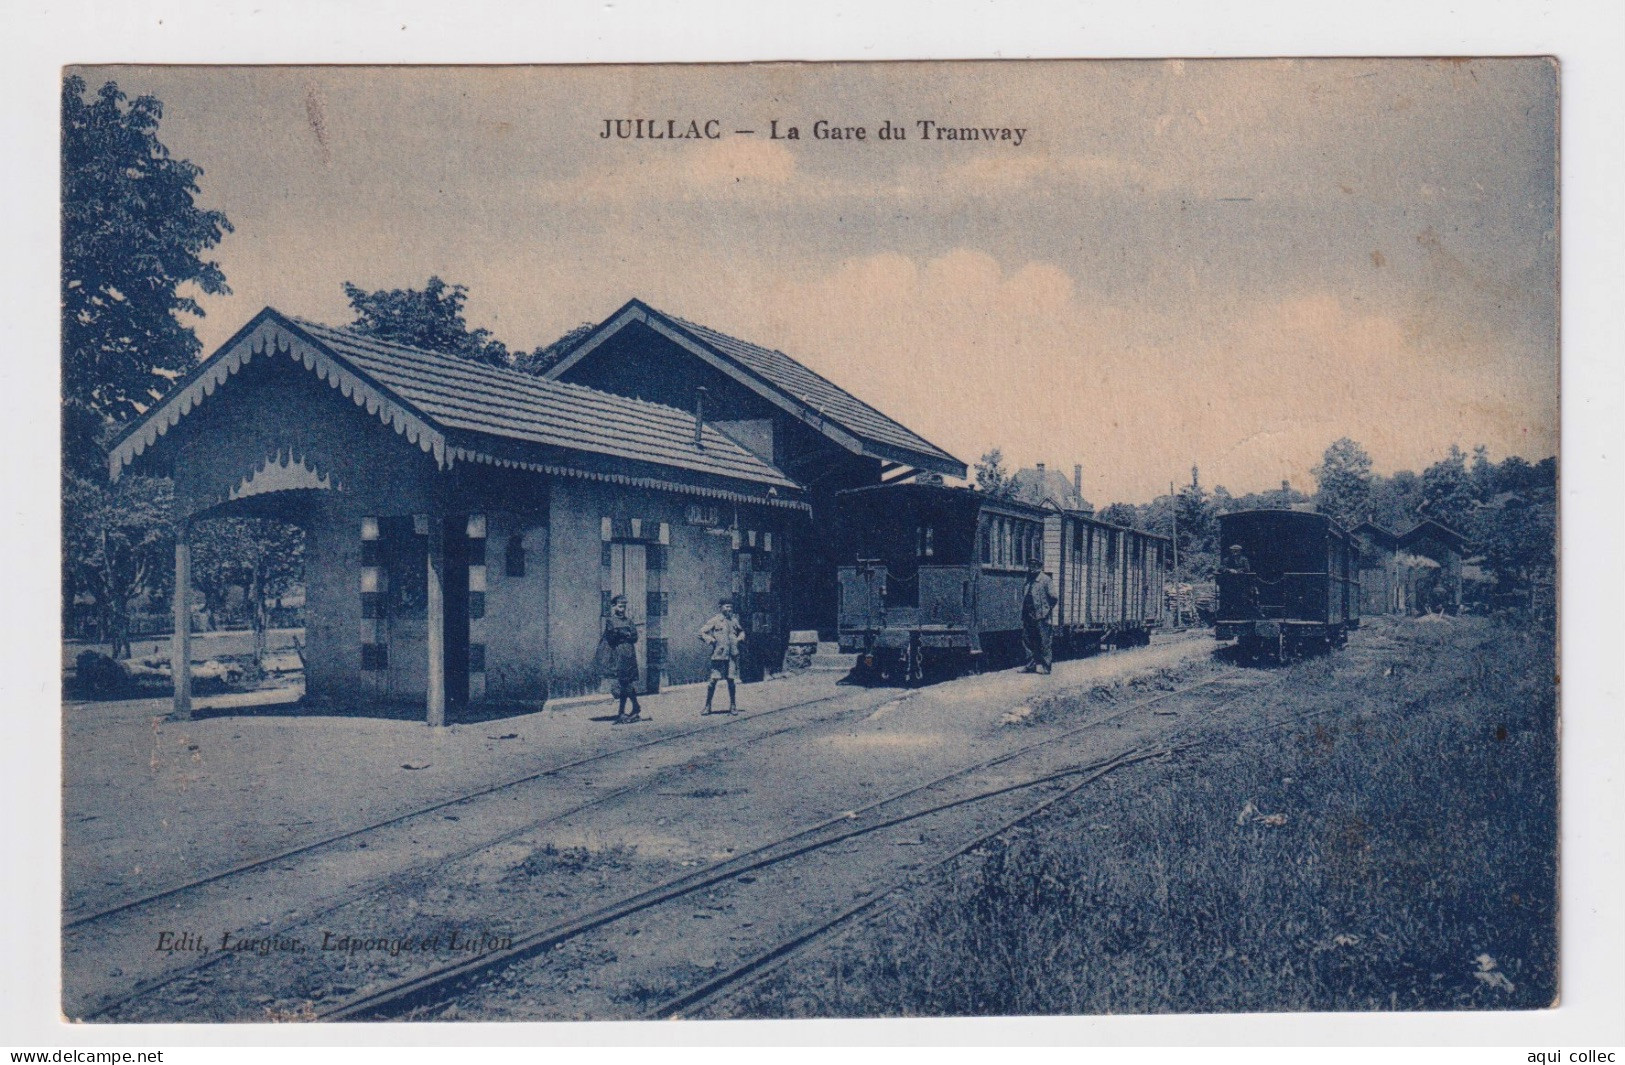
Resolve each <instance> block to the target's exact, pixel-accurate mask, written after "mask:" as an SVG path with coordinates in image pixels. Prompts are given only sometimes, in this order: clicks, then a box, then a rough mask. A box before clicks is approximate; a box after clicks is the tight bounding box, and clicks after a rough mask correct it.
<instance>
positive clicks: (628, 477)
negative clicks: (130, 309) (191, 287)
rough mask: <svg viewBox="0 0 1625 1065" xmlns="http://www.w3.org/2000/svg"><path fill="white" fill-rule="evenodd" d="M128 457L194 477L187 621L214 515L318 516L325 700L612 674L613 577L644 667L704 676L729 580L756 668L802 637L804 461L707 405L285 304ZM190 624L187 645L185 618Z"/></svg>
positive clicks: (320, 665)
mask: <svg viewBox="0 0 1625 1065" xmlns="http://www.w3.org/2000/svg"><path fill="white" fill-rule="evenodd" d="M131 468H135V469H138V470H140V471H141V472H144V473H150V474H153V475H162V476H170V477H173V478H174V481H175V500H176V513H177V520H178V529H177V532H178V535H177V538H176V549H175V587H176V594H175V597H174V600H175V612H176V615H177V617H178V618H181V619H185V618H186V617H187V616H188V614H189V610H188V602H189V599H190V558H191V545H190V537H191V536H192V534H193V530H194V529H195V528H197V526H198V523H199V522H200V521H202V520H204V519H206V518H210V517H215V516H230V515H241V516H268V517H275V518H278V519H281V520H284V521H288V522H292V523H295V524H298V525H300V526H302V527H303V528H304V529H305V530H306V533H307V551H306V556H307V557H306V580H305V585H306V596H307V602H306V647H305V660H306V691H307V698H309V699H312V700H318V701H323V702H329V703H333V704H336V705H339V706H345V705H354V704H358V703H364V702H369V701H385V702H396V701H409V702H415V703H421V705H422V706H423V707H424V710H425V715H426V718H427V720H428V721H429V722H430V723H431V724H443V723H445V722H446V721H447V719H448V716H450V717H451V718H452V719H455V717H456V715H457V713H458V712H459V710H460V708H462V707H464V706H467V705H470V704H477V703H481V702H488V703H489V702H496V703H502V704H517V705H520V706H535V705H539V704H540V703H541V702H542V701H543V700H545V699H546V698H548V697H549V696H550V695H553V696H557V695H560V694H567V693H577V692H584V691H589V690H594V689H596V688H597V686H598V683H599V678H598V677H597V675H596V673H595V671H594V668H593V657H594V651H595V650H596V647H597V642H598V637H599V634H600V632H601V630H602V618H603V616H604V614H605V613H606V612H607V607H608V602H609V600H610V597H611V596H612V595H615V594H625V595H627V596H628V599H629V601H630V603H631V613H632V615H633V617H634V620H635V621H637V622H638V624H639V625H640V626H641V631H642V633H643V635H644V639H642V640H641V641H640V642H639V647H640V654H641V655H642V665H643V668H644V676H645V678H646V682H645V686H646V687H648V688H650V689H654V688H658V686H659V685H661V684H665V683H675V682H682V681H692V680H698V679H701V678H703V676H704V675H705V669H706V662H705V649H704V647H703V646H701V645H700V643H699V641H698V640H696V639H695V638H694V636H693V634H694V632H695V630H696V629H697V628H698V627H699V626H700V625H701V624H702V623H703V621H704V619H705V618H706V617H708V616H709V615H710V614H711V613H712V612H714V610H715V607H716V601H717V599H718V598H719V597H720V596H723V595H733V596H735V597H737V598H738V599H739V600H740V607H741V614H742V615H743V616H744V618H745V622H746V625H747V627H748V628H749V632H750V641H751V646H752V647H753V648H754V661H755V664H756V666H757V668H758V671H759V670H760V667H761V665H762V664H763V663H764V662H766V661H769V660H772V659H773V657H774V656H775V655H782V653H783V647H784V638H785V635H786V628H787V626H786V610H785V603H784V597H783V582H784V574H785V566H784V562H785V559H786V558H787V557H788V556H789V555H790V554H791V553H792V551H793V544H792V542H791V536H792V526H795V528H797V529H804V528H805V514H806V511H807V509H808V508H807V503H806V502H805V501H804V493H803V491H802V489H801V486H800V484H799V483H798V482H797V480H796V479H795V478H793V477H791V476H789V475H788V474H786V473H785V472H784V471H783V470H782V469H781V468H779V466H777V465H776V464H775V463H773V462H772V461H771V460H770V459H769V458H765V457H763V455H761V454H758V453H757V452H755V451H753V450H751V449H750V448H748V447H745V446H743V445H742V444H740V443H739V442H738V441H737V440H736V439H735V437H734V436H733V435H730V434H728V433H725V432H722V431H720V430H719V428H718V427H717V426H716V425H714V424H708V423H704V422H699V421H696V419H695V415H694V413H693V412H692V411H688V410H678V409H674V408H672V407H670V406H665V405H662V404H660V403H657V402H651V401H648V400H639V399H634V398H628V397H627V396H624V395H616V394H610V393H608V392H604V391H599V390H595V389H592V388H588V387H584V386H582V385H579V384H569V383H563V382H557V381H547V380H542V379H538V378H535V377H532V376H529V375H527V374H523V373H519V372H516V371H512V370H505V369H499V368H494V367H490V366H485V365H481V364H477V363H473V362H470V361H467V360H464V359H459V358H456V357H453V356H450V355H445V354H440V353H437V352H433V351H425V350H421V349H416V348H411V347H406V346H402V345H398V344H388V343H381V342H379V341H376V340H372V339H367V338H364V337H361V336H359V335H357V334H354V333H351V332H348V331H346V330H342V329H332V328H328V327H326V326H321V325H318V324H315V323H312V322H307V321H302V320H299V319H295V318H291V317H288V316H286V315H283V314H281V313H279V312H278V311H276V310H274V309H271V308H267V309H265V310H264V311H261V312H260V313H259V314H258V315H256V316H255V317H254V318H253V319H252V320H251V321H250V322H248V324H247V325H245V326H244V327H243V328H242V329H241V330H240V331H239V332H238V333H237V334H236V335H235V336H234V337H232V338H231V340H229V341H228V342H227V343H226V344H225V345H224V346H222V347H221V348H220V350H219V351H217V352H216V353H215V354H214V355H213V356H212V357H211V358H209V359H208V360H207V361H206V362H204V363H203V364H201V365H200V366H199V367H198V368H197V369H196V370H195V371H193V372H192V373H191V374H190V375H188V376H187V377H186V378H185V379H184V380H182V381H181V382H179V383H178V384H177V385H176V387H175V388H174V389H172V390H171V391H170V393H169V394H168V395H167V396H166V397H165V398H164V399H163V400H162V401H161V402H160V403H158V404H157V405H156V406H155V407H153V409H152V410H150V411H149V412H148V413H147V414H146V415H145V416H144V417H143V418H142V419H141V420H140V421H138V422H136V423H135V424H133V425H131V426H130V427H129V428H128V429H127V430H126V431H125V432H124V433H123V434H122V436H121V437H120V438H119V439H118V441H117V442H116V443H115V445H114V446H113V448H112V451H111V453H110V456H109V470H110V474H111V476H112V477H113V478H115V479H116V478H118V477H119V476H120V474H121V473H123V472H124V471H126V470H129V469H131ZM797 519H800V521H799V522H798V521H797ZM175 644H176V647H175V652H174V655H175V657H174V660H175V661H189V660H190V646H189V644H190V626H189V625H186V624H178V625H177V626H176V635H175ZM174 675H175V708H176V711H177V713H178V714H181V715H185V714H189V713H190V709H191V691H190V679H189V676H188V673H187V671H186V670H176V671H175V674H174Z"/></svg>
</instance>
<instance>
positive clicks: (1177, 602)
mask: <svg viewBox="0 0 1625 1065" xmlns="http://www.w3.org/2000/svg"><path fill="white" fill-rule="evenodd" d="M1168 516H1169V517H1170V518H1171V519H1173V523H1174V536H1173V540H1174V628H1176V629H1179V628H1183V627H1184V625H1185V593H1184V592H1181V591H1180V590H1179V586H1180V584H1181V583H1182V582H1181V581H1180V579H1179V497H1178V496H1176V495H1174V482H1172V481H1169V482H1168Z"/></svg>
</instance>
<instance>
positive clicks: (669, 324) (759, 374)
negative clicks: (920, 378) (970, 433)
mask: <svg viewBox="0 0 1625 1065" xmlns="http://www.w3.org/2000/svg"><path fill="white" fill-rule="evenodd" d="M633 322H643V323H645V324H647V325H648V326H649V327H650V328H652V329H654V330H655V332H657V333H660V334H661V335H663V336H665V337H666V338H667V339H669V340H671V341H673V342H674V343H676V344H677V345H678V346H679V347H681V348H684V349H685V350H687V351H688V352H690V353H691V354H693V355H695V356H696V357H698V358H700V359H702V360H703V361H705V362H708V363H710V364H711V365H713V366H715V367H716V368H718V369H719V370H721V371H722V372H724V373H726V374H728V375H729V376H730V377H732V378H734V379H735V380H737V381H739V382H740V383H741V384H743V385H745V387H747V388H749V389H751V390H752V391H754V392H756V393H757V394H758V395H760V396H762V397H763V398H765V399H767V400H768V401H769V402H772V403H774V404H775V405H777V406H779V407H780V408H782V409H784V410H786V411H788V412H789V413H791V414H793V415H795V416H796V417H798V418H799V419H800V420H801V421H803V422H805V423H807V424H808V425H811V426H812V427H813V428H815V429H817V430H819V431H820V432H823V433H824V434H825V435H826V436H829V437H830V438H831V439H834V440H836V441H837V442H839V443H841V444H842V445H843V446H845V447H847V448H848V449H849V450H852V451H855V452H857V453H859V454H867V455H871V456H873V457H875V458H880V459H886V460H889V461H893V462H900V463H903V464H905V465H909V466H913V467H916V468H918V469H922V470H931V471H934V472H937V473H944V474H948V475H949V476H953V477H963V476H965V473H966V468H965V464H964V463H963V462H961V461H960V460H959V459H957V458H955V457H954V456H952V455H950V454H948V452H946V451H944V450H942V449H941V448H939V447H937V446H936V445H935V444H933V443H931V442H930V441H928V440H926V439H925V438H924V437H922V436H920V435H919V434H917V433H914V432H913V431H911V430H909V429H907V428H905V427H904V426H902V425H901V424H899V423H898V422H896V421H893V420H892V419H891V418H888V417H887V416H886V415H884V414H882V413H880V411H878V410H876V409H875V408H873V407H871V406H870V405H869V404H867V403H865V402H863V401H862V400H861V399H858V398H857V397H856V396H854V395H852V394H851V393H850V392H847V391H846V390H845V389H843V388H841V387H840V386H838V385H836V384H835V383H834V382H832V381H830V380H829V379H827V378H825V377H823V376H821V375H820V374H818V373H815V372H814V371H812V370H810V369H808V368H807V367H806V366H803V365H802V364H801V363H799V362H797V361H796V360H795V359H792V358H791V357H790V356H788V355H786V354H785V353H784V352H782V351H778V350H776V349H773V348H764V347H762V346H761V345H759V344H752V343H751V342H750V341H747V340H740V339H739V338H738V337H732V336H729V335H728V334H726V333H722V332H718V331H717V330H715V329H712V328H710V327H709V326H704V325H700V324H699V323H697V322H690V321H687V320H686V319H683V318H679V317H677V316H676V315H673V314H666V313H665V312H663V311H659V310H656V309H655V308H653V307H651V306H649V305H648V304H646V303H644V302H643V301H642V300H637V299H634V300H631V301H629V302H628V303H627V304H626V305H625V306H623V307H622V308H621V309H620V310H618V311H616V312H615V313H614V314H612V315H610V316H609V317H608V318H606V319H604V321H602V322H601V323H599V324H598V325H597V326H595V327H594V328H593V330H592V332H590V333H588V334H587V336H585V337H584V338H583V339H582V340H581V342H580V343H578V344H577V345H576V346H575V347H574V348H573V349H572V350H571V352H570V353H569V354H568V355H566V356H565V357H564V358H563V359H561V360H559V362H558V363H557V364H555V365H554V366H553V367H551V368H550V369H549V370H548V371H547V374H546V376H547V377H549V378H550V379H554V380H557V379H558V378H559V377H560V376H561V375H563V374H564V373H566V372H568V371H569V369H570V368H571V367H572V366H575V365H576V364H577V363H579V362H581V361H582V360H583V359H585V358H587V357H588V356H590V355H591V354H592V352H593V351H594V350H595V349H596V348H598V347H599V346H600V345H601V344H602V343H603V342H604V341H606V340H608V339H609V338H610V337H611V336H613V335H615V334H616V333H618V332H619V331H620V330H621V329H623V328H625V327H626V326H628V325H630V324H631V323H633Z"/></svg>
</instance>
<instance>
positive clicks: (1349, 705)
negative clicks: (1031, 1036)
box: [728, 618, 1557, 1017]
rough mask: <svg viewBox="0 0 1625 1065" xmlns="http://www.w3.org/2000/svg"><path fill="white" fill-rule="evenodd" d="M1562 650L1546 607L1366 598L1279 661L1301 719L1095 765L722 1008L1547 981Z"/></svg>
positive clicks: (1270, 1001)
mask: <svg viewBox="0 0 1625 1065" xmlns="http://www.w3.org/2000/svg"><path fill="white" fill-rule="evenodd" d="M1554 670H1555V650H1554V644H1553V640H1552V637H1551V635H1550V634H1549V633H1539V632H1529V631H1525V630H1520V629H1517V628H1514V627H1511V626H1506V625H1497V624H1494V623H1491V622H1488V621H1484V620H1481V619H1467V618H1462V619H1452V620H1449V621H1444V622H1431V623H1430V622H1388V621H1386V620H1379V621H1378V622H1376V623H1374V624H1370V625H1368V628H1367V630H1366V631H1365V632H1363V633H1361V634H1360V636H1359V637H1358V639H1357V640H1356V641H1355V642H1354V643H1353V644H1352V645H1351V648H1350V650H1349V651H1348V652H1346V653H1343V654H1339V655H1335V656H1332V657H1330V658H1323V659H1317V660H1311V661H1308V662H1302V663H1299V664H1297V665H1294V666H1292V667H1291V668H1290V670H1289V671H1288V675H1287V677H1286V680H1287V682H1288V683H1287V685H1285V686H1283V687H1282V688H1281V689H1279V694H1278V695H1277V696H1276V698H1277V699H1281V700H1284V701H1285V705H1286V706H1289V707H1290V708H1291V709H1292V710H1294V711H1329V712H1328V713H1326V714H1325V716H1322V717H1320V718H1318V719H1317V722H1318V723H1316V722H1311V723H1308V724H1304V725H1301V726H1297V727H1294V728H1291V729H1288V730H1284V731H1278V732H1267V733H1260V734H1256V735H1254V736H1252V737H1244V738H1243V737H1237V738H1235V739H1233V740H1231V741H1225V740H1222V739H1221V740H1220V742H1217V743H1214V744H1210V745H1207V746H1205V747H1203V748H1201V749H1199V750H1198V751H1196V752H1191V753H1190V754H1187V755H1185V756H1183V757H1181V758H1180V759H1179V760H1177V761H1176V762H1174V763H1172V764H1164V765H1145V766H1139V767H1134V768H1132V769H1129V770H1125V771H1124V772H1122V773H1121V774H1116V775H1113V776H1110V777H1107V778H1105V779H1103V780H1102V781H1100V782H1099V783H1098V784H1096V785H1094V786H1092V787H1091V788H1090V789H1088V790H1086V791H1084V792H1083V793H1081V794H1080V795H1079V796H1078V797H1077V798H1075V799H1073V800H1071V801H1069V802H1067V803H1063V804H1061V805H1059V806H1057V807H1056V808H1055V809H1054V810H1052V811H1051V812H1050V813H1049V814H1048V815H1046V816H1045V817H1044V818H1043V819H1041V820H1039V821H1036V822H1034V823H1030V824H1029V825H1027V826H1025V827H1024V828H1023V829H1021V830H1018V831H1017V832H1015V833H1012V834H1010V835H1008V836H1006V837H1004V838H1001V839H1000V840H999V841H997V842H996V843H994V844H991V845H989V846H988V847H987V848H984V849H983V850H982V851H980V852H978V853H976V854H974V855H972V856H969V857H967V858H966V859H964V860H962V861H960V862H958V863H956V864H955V865H954V866H952V867H950V868H948V869H945V870H943V871H942V872H941V873H940V874H939V875H937V876H936V877H935V878H934V879H932V880H930V881H928V882H927V883H926V884H924V885H923V886H922V888H921V889H920V890H917V891H915V892H914V893H913V894H912V895H911V896H910V898H909V899H908V901H907V902H905V903H904V904H903V905H901V906H899V907H898V908H896V909H894V910H892V911H891V912H890V913H888V914H886V915H885V916H884V917H883V918H881V919H879V920H877V921H876V922H874V923H873V924H871V925H869V926H865V927H862V928H860V929H858V930H856V931H855V932H853V933H852V934H850V935H849V936H848V937H846V938H845V939H842V940H840V941H837V942H836V943H834V944H832V945H830V946H829V947H827V948H825V949H824V950H822V951H820V952H818V953H815V954H809V955H806V956H804V957H802V958H800V959H798V960H796V961H794V962H792V963H791V964H790V965H788V966H786V967H785V968H783V969H781V970H779V971H778V972H776V973H774V974H773V975H771V976H769V977H768V978H767V979H766V980H764V981H763V982H761V983H759V984H758V985H756V986H754V987H751V988H748V989H746V990H745V991H743V992H742V993H741V995H740V997H739V998H738V999H736V1000H735V1002H734V1003H733V1005H732V1007H730V1008H729V1010H728V1012H730V1013H732V1014H734V1015H737V1016H752V1017H785V1016H790V1017H811V1016H822V1017H831V1016H899V1015H903V1016H941V1015H982V1016H986V1015H1012V1014H1057V1013H1096V1014H1098V1013H1163V1012H1236V1011H1281V1010H1422V1009H1428V1010H1453V1009H1531V1008H1540V1007H1544V1006H1548V1005H1550V1004H1551V1003H1552V1002H1553V1000H1554V999H1555V997H1556V994H1557V935H1556V838H1557V835H1556V833H1557V811H1556V783H1557V781H1556V765H1557V749H1556V720H1555V709H1556V698H1555V677H1554ZM1124 697H1129V694H1128V693H1124ZM1276 712H1277V713H1280V712H1281V708H1277V710H1276Z"/></svg>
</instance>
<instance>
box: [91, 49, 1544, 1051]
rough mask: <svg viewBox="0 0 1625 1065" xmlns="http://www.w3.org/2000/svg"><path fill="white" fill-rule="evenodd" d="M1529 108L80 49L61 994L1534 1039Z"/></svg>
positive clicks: (1310, 80)
mask: <svg viewBox="0 0 1625 1065" xmlns="http://www.w3.org/2000/svg"><path fill="white" fill-rule="evenodd" d="M1559 75H1560V71H1559V67H1558V65H1557V63H1556V62H1555V61H1553V60H1551V59H1549V58H1543V57H1527V58H1487V59H1481V58H1471V57H1462V58H1445V59H1383V58H1372V59H1299V60H1287V59H1246V60H1132V61H1130V60H1077V61H961V62H946V61H945V62H909V63H885V62H873V63H859V62H843V63H761V64H731V65H730V64H683V65H647V66H506V67H504V66H461V67H459V66H440V67H436V66H429V67H414V66H399V67H392V66H374V67H367V66H297V67H295V66H288V67H275V66H264V67H250V66H164V65H146V66H135V65H130V66H98V67H90V66H70V67H68V68H65V69H64V71H63V72H62V79H61V100H62V139H61V151H62V197H61V216H62V286H61V297H62V312H61V320H62V368H63V377H62V397H61V398H62V441H63V443H62V462H63V471H64V472H63V479H62V512H63V518H64V520H63V542H62V589H63V594H62V603H61V623H62V627H63V643H62V648H63V650H62V678H63V679H62V684H63V698H62V706H61V713H62V719H61V726H62V736H63V788H62V804H63V821H62V833H63V846H62V855H61V860H62V870H63V890H62V899H61V944H62V948H61V950H62V972H63V989H62V1001H61V1011H62V1013H63V1015H64V1016H65V1017H67V1018H69V1019H70V1020H73V1021H76V1022H84V1023H86V1024H98V1023H156V1022H188V1023H202V1022H265V1021H289V1022H297V1021H308V1022H363V1021H383V1020H411V1021H446V1022H451V1021H461V1022H481V1021H499V1022H500V1021H540V1020H545V1021H557V1020H580V1021H628V1020H655V1019H745V1018H756V1019H762V1018H854V1017H964V1016H983V1017H986V1016H1012V1015H1021V1016H1032V1015H1069V1016H1095V1015H1105V1014H1170V1013H1209V1014H1212V1013H1218V1014H1227V1013H1228V1014H1234V1013H1257V1012H1273V1013H1281V1012H1302V1011H1317V1012H1349V1011H1355V1012H1359V1011H1371V1012H1379V1011H1387V1012H1395V1011H1424V1010H1426V1011H1437V1010H1469V1011H1470V1010H1479V1011H1495V1010H1540V1009H1546V1008H1549V1007H1551V1006H1552V1005H1554V1004H1555V1003H1556V1002H1557V1000H1558V998H1559V993H1560V990H1561V983H1560V975H1561V969H1560V957H1561V951H1560V944H1559V937H1558V923H1557V913H1558V889H1557V884H1558V874H1559V866H1558V800H1557V784H1558V774H1557V766H1558V754H1559V747H1558V700H1557V679H1556V668H1555V667H1556V661H1557V659H1556V655H1557V613H1558V612H1557V604H1558V594H1559V586H1558V579H1557V574H1558V550H1557V542H1558V541H1557V528H1558V525H1557V523H1558V493H1557V487H1558V443H1559V429H1560V425H1559V413H1558V368H1559V350H1558V335H1557V330H1558V292H1557V277H1558V274H1557V262H1558V202H1557V189H1558V184H1557V180H1558V172H1557V158H1558V154H1557V153H1558V141H1557V136H1558V88H1559Z"/></svg>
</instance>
